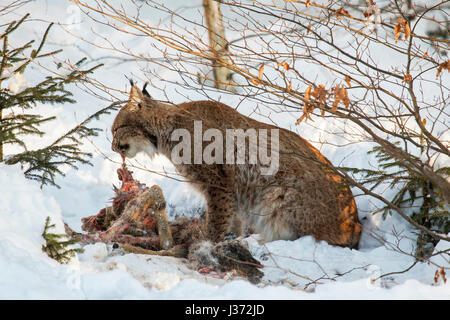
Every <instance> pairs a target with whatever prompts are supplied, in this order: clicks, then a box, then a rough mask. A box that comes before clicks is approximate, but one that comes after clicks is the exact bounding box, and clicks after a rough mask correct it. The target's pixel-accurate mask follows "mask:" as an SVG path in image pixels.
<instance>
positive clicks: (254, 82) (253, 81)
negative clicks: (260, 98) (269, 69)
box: [250, 79, 261, 86]
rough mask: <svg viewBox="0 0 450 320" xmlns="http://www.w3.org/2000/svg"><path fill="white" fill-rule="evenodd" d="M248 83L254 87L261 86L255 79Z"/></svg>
mask: <svg viewBox="0 0 450 320" xmlns="http://www.w3.org/2000/svg"><path fill="white" fill-rule="evenodd" d="M250 82H251V83H253V84H254V85H255V86H259V85H260V84H261V82H259V81H257V80H255V79H250Z"/></svg>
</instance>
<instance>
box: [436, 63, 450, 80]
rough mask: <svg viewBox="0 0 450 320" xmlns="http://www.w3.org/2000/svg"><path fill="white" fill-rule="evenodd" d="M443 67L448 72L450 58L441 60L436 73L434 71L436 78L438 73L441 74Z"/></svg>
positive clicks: (449, 69)
mask: <svg viewBox="0 0 450 320" xmlns="http://www.w3.org/2000/svg"><path fill="white" fill-rule="evenodd" d="M444 69H445V70H447V71H449V72H450V60H447V61H445V62H442V63H441V64H440V65H439V67H438V70H437V73H436V79H437V77H439V75H440V74H441V72H442V70H444Z"/></svg>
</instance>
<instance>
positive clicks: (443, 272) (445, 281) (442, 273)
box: [439, 268, 447, 283]
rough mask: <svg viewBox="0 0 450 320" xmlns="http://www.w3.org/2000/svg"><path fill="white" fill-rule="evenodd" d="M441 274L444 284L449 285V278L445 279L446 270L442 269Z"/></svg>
mask: <svg viewBox="0 0 450 320" xmlns="http://www.w3.org/2000/svg"><path fill="white" fill-rule="evenodd" d="M439 273H440V274H441V278H442V280H443V281H444V283H447V278H446V277H445V270H444V268H441V271H440V272H439Z"/></svg>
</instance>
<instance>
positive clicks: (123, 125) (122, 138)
mask: <svg viewBox="0 0 450 320" xmlns="http://www.w3.org/2000/svg"><path fill="white" fill-rule="evenodd" d="M130 83H131V91H130V97H129V100H128V103H127V104H126V105H125V106H124V107H122V109H121V110H120V111H119V113H118V114H117V116H116V118H115V120H114V123H113V126H112V128H111V130H112V134H113V141H112V146H111V147H112V149H113V150H114V151H115V152H117V153H120V154H121V155H122V157H127V158H133V157H134V156H135V155H136V154H137V153H138V152H141V151H144V152H146V153H148V155H149V156H150V157H153V156H154V154H155V153H156V152H157V150H158V137H157V131H156V130H154V121H152V114H153V113H155V112H157V110H152V106H154V105H155V104H157V102H156V101H154V100H152V99H151V98H150V95H149V94H148V93H147V91H146V89H145V87H146V85H144V88H143V90H142V91H141V90H140V89H139V88H138V87H137V86H136V85H134V83H133V82H132V81H130Z"/></svg>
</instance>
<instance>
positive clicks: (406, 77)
mask: <svg viewBox="0 0 450 320" xmlns="http://www.w3.org/2000/svg"><path fill="white" fill-rule="evenodd" d="M406 81H408V82H410V81H412V76H411V75H410V74H409V73H407V74H405V75H404V76H403V80H402V82H406Z"/></svg>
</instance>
